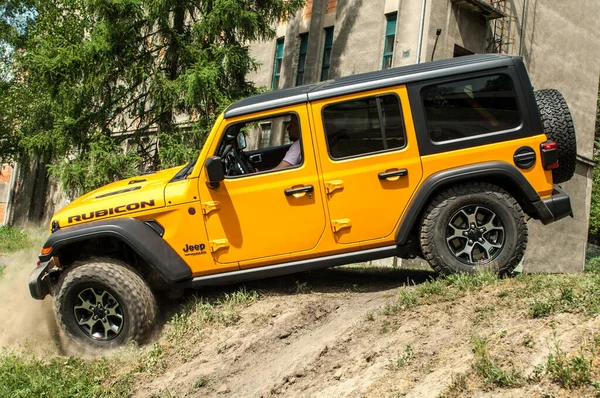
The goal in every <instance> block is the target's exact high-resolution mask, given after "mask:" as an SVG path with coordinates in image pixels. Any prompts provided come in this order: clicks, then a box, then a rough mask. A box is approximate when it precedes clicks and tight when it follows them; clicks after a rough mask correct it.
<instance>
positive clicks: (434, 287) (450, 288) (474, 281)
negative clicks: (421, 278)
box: [380, 272, 500, 315]
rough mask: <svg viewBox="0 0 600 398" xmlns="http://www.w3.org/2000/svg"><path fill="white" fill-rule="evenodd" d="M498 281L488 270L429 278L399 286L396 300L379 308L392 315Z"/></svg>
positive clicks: (384, 313) (385, 313) (450, 298)
mask: <svg viewBox="0 0 600 398" xmlns="http://www.w3.org/2000/svg"><path fill="white" fill-rule="evenodd" d="M499 282H500V279H499V278H498V276H496V275H494V274H493V273H490V272H478V273H476V274H473V275H467V274H457V275H449V276H447V277H445V278H436V279H434V278H431V279H429V280H427V281H425V282H423V283H421V284H419V285H416V286H404V287H402V288H400V290H399V292H398V296H397V297H396V300H395V301H393V302H391V303H387V304H386V305H385V307H383V308H382V309H381V310H380V313H381V314H382V315H393V314H395V313H398V312H401V311H404V310H407V309H411V308H414V307H417V306H419V305H421V304H424V303H431V302H436V301H441V300H453V299H456V298H458V297H461V296H464V295H465V294H468V293H471V292H475V291H477V290H479V289H481V288H483V287H486V286H490V285H494V284H497V283H499Z"/></svg>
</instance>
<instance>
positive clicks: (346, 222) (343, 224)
mask: <svg viewBox="0 0 600 398" xmlns="http://www.w3.org/2000/svg"><path fill="white" fill-rule="evenodd" d="M331 226H332V227H333V232H338V231H341V230H342V229H344V228H350V227H351V226H352V222H350V219H349V218H340V219H339V220H332V221H331Z"/></svg>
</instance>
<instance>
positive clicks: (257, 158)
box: [248, 153, 262, 163]
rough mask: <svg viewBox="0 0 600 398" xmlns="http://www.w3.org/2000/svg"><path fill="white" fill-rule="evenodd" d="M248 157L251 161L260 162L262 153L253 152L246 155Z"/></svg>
mask: <svg viewBox="0 0 600 398" xmlns="http://www.w3.org/2000/svg"><path fill="white" fill-rule="evenodd" d="M248 159H249V160H250V161H251V162H252V163H262V155H261V154H260V153H257V154H254V155H250V156H249V157H248Z"/></svg>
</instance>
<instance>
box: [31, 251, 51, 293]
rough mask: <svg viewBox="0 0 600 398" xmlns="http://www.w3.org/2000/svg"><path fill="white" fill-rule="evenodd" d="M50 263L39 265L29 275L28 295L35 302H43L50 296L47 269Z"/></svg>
mask: <svg viewBox="0 0 600 398" xmlns="http://www.w3.org/2000/svg"><path fill="white" fill-rule="evenodd" d="M51 262H52V261H46V262H43V263H41V264H40V265H38V266H37V267H36V268H35V269H34V270H33V272H32V273H31V274H29V293H30V294H31V297H33V298H34V299H36V300H43V299H44V297H46V296H47V295H48V294H50V289H51V284H50V275H49V273H48V269H49V268H50V263H51Z"/></svg>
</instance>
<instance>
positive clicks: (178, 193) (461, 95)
mask: <svg viewBox="0 0 600 398" xmlns="http://www.w3.org/2000/svg"><path fill="white" fill-rule="evenodd" d="M575 151H576V144H575V133H574V129H573V123H572V120H571V116H570V113H569V110H568V108H567V105H566V103H565V101H564V99H563V98H562V96H561V95H560V93H558V92H557V91H556V90H541V91H538V92H535V93H534V91H533V89H532V86H531V82H530V80H529V77H528V74H527V71H526V68H525V66H524V64H523V61H522V59H521V58H519V57H512V56H501V55H478V56H470V57H464V58H458V59H451V60H444V61H436V62H431V63H427V64H421V65H413V66H407V67H401V68H394V69H388V70H382V71H378V72H372V73H367V74H362V75H356V76H349V77H344V78H340V79H335V80H329V81H326V82H321V83H316V84H311V85H305V86H300V87H295V88H291V89H286V90H280V91H274V92H270V93H266V94H261V95H258V96H254V97H250V98H247V99H244V100H242V101H239V102H237V103H234V104H233V105H231V106H230V107H229V108H228V109H227V110H226V111H225V112H224V113H223V114H222V115H220V116H219V118H218V119H217V120H216V122H215V124H214V127H213V128H212V131H211V133H210V135H209V137H208V139H207V141H206V144H205V145H204V147H203V149H202V152H201V153H200V156H199V158H198V160H197V161H196V162H193V163H190V164H187V165H185V166H181V167H176V168H172V169H168V170H164V171H160V172H157V173H154V174H150V175H142V176H139V177H135V178H130V179H127V180H123V181H118V182H115V183H113V184H110V185H107V186H105V187H102V188H100V189H98V190H96V191H93V192H90V193H88V194H86V195H84V196H82V197H80V198H79V199H77V200H76V201H74V202H72V203H71V204H69V205H68V206H66V207H65V208H64V209H62V210H61V211H60V212H58V213H57V214H56V215H55V216H54V217H53V220H52V223H51V235H50V237H49V238H48V240H47V242H46V243H45V244H44V247H43V248H42V251H41V255H40V263H39V265H38V267H37V268H36V269H35V270H34V271H33V272H32V274H31V279H30V282H29V287H30V291H31V295H32V296H33V297H34V298H36V299H43V298H44V297H45V296H46V295H47V294H51V295H53V296H54V300H55V309H56V315H57V318H58V321H59V323H60V325H61V327H62V328H63V330H64V332H65V333H66V334H67V335H68V336H70V337H71V338H73V339H75V340H76V341H79V342H85V343H87V344H89V345H92V346H95V347H113V346H118V345H121V344H123V343H125V342H127V341H130V340H135V341H139V340H142V339H143V338H144V336H146V335H147V334H148V332H149V331H150V330H151V328H152V325H153V322H154V319H155V317H156V301H155V294H159V292H161V291H164V290H167V289H184V288H196V287H201V286H206V285H218V284H227V283H233V282H239V281H244V280H248V279H253V278H262V277H268V276H274V275H281V274H286V273H293V272H300V271H307V270H313V269H317V268H324V267H331V266H337V265H341V264H347V263H353V262H359V261H367V260H374V259H379V258H384V257H389V256H399V257H403V258H409V257H415V256H420V257H423V258H424V259H426V260H427V261H428V262H429V264H431V266H432V267H433V268H434V269H435V270H436V271H438V272H439V273H443V274H445V273H453V272H474V271H475V270H477V269H478V268H488V269H492V270H494V271H495V272H497V273H499V274H506V273H509V272H511V271H512V270H513V269H514V268H515V267H516V266H517V265H518V264H519V262H520V261H521V259H522V258H523V255H524V252H525V247H526V244H527V223H526V219H525V217H526V215H527V216H529V217H533V218H535V219H539V220H541V221H542V222H543V223H544V224H547V223H550V222H553V221H556V220H559V219H561V218H563V217H566V216H568V215H572V211H571V204H570V200H569V197H568V196H567V195H566V194H565V193H564V192H563V191H562V190H561V189H560V188H559V187H558V186H557V185H555V184H557V183H560V182H563V181H566V180H568V179H570V178H571V177H572V175H573V172H574V168H575Z"/></svg>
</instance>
